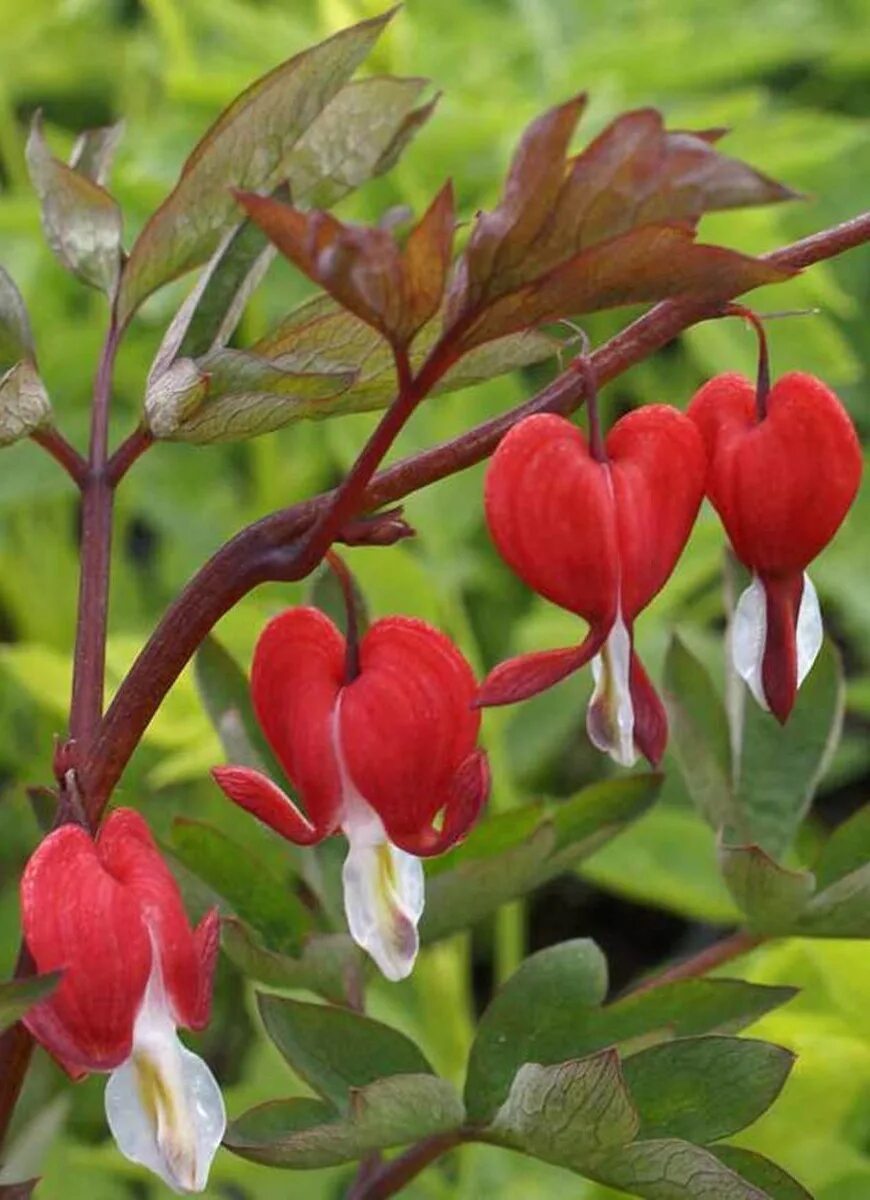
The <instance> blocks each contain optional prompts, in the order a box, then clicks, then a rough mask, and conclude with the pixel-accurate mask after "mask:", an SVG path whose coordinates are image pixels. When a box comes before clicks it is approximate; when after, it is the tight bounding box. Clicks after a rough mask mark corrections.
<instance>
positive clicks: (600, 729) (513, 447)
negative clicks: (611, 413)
mask: <svg viewBox="0 0 870 1200" xmlns="http://www.w3.org/2000/svg"><path fill="white" fill-rule="evenodd" d="M605 449H606V457H605V458H604V459H603V460H602V461H599V460H597V459H596V458H594V457H593V456H592V454H591V453H590V448H589V446H588V445H587V442H586V438H585V437H584V436H583V434H582V433H581V432H580V430H579V429H577V428H576V426H574V425H572V424H571V422H570V421H566V420H565V419H564V418H563V417H558V416H554V415H552V414H539V415H537V416H532V417H529V418H527V419H526V420H525V421H522V422H520V424H519V425H516V426H515V427H514V428H513V429H512V430H511V431H510V433H508V434H507V436H506V437H505V438H504V439H503V441H502V442H501V443H500V445H499V447H498V449H497V450H496V452H495V454H494V455H493V458H492V462H491V463H490V466H489V470H488V472H487V476H486V491H485V502H486V517H487V521H488V523H489V528H490V532H491V533H492V537H493V540H494V541H495V544H496V546H497V547H498V549H499V552H500V553H501V555H502V557H503V558H504V559H505V561H506V562H507V563H509V564H510V566H511V567H512V568H513V569H514V570H515V571H516V573H517V574H518V575H519V576H520V578H521V579H523V580H524V581H525V582H526V583H527V584H528V585H529V586H530V587H532V588H534V590H535V591H536V592H539V593H540V594H541V595H542V596H546V598H547V599H548V600H552V601H553V603H555V604H558V605H559V606H560V607H561V608H566V609H568V610H569V611H570V612H574V613H576V614H577V615H578V616H580V617H583V618H584V620H586V621H588V622H589V626H590V628H589V633H588V635H587V637H586V639H585V641H584V642H583V643H582V644H581V645H580V646H576V647H570V648H568V649H565V650H547V651H543V652H542V653H538V654H527V655H522V656H521V657H519V658H514V659H510V660H509V661H508V662H505V663H501V664H500V665H499V666H498V667H496V668H495V670H494V671H492V673H491V674H490V675H489V676H488V677H487V679H486V680H485V681H484V683H483V685H482V687H481V689H480V693H479V696H478V700H479V703H481V704H484V705H490V704H509V703H512V702H513V701H515V700H524V699H526V698H527V697H528V696H533V695H535V694H536V693H537V692H540V691H543V690H544V689H545V688H547V687H550V686H551V685H552V684H554V683H556V682H558V681H559V680H560V679H563V678H564V677H565V676H566V675H569V674H570V673H571V672H572V671H576V670H577V669H578V668H579V667H581V666H583V665H584V664H585V663H587V662H588V661H589V660H590V659H591V660H592V670H593V675H594V678H595V684H596V687H595V693H594V695H593V697H592V701H591V703H590V705H589V711H588V714H587V719H586V725H587V729H588V732H589V736H590V738H591V739H592V742H593V743H594V744H595V745H596V746H597V747H598V748H599V749H600V750H605V751H607V752H608V753H609V754H611V755H612V757H613V758H614V759H615V760H616V761H617V762H619V763H621V764H622V765H624V766H631V765H632V764H633V763H634V762H635V759H636V749H637V750H639V751H640V752H641V753H642V754H644V755H645V756H646V757H647V758H648V759H649V761H650V762H651V763H657V762H658V761H659V759H660V758H661V756H662V754H663V753H664V748H665V742H666V740H667V718H666V716H665V712H664V708H663V707H662V703H661V701H660V700H659V698H658V696H657V695H656V692H655V690H654V689H653V687H652V684H651V683H650V681H649V679H648V677H647V675H646V672H645V671H644V669H643V667H642V666H641V663H640V661H639V659H638V657H637V655H636V654H635V652H634V650H633V644H632V643H633V626H634V620H635V618H636V617H637V614H638V613H639V612H640V611H641V609H642V608H644V607H645V606H646V605H647V604H648V603H649V602H650V600H651V599H652V598H653V596H655V594H656V593H657V592H658V591H659V590H660V589H661V588H662V587H663V586H664V583H665V581H666V580H667V578H668V576H669V575H670V574H671V571H672V570H673V569H674V565H675V564H676V561H677V559H678V558H679V556H680V552H681V551H682V549H683V546H684V545H685V543H686V539H687V538H688V536H689V532H690V531H691V528H692V524H693V522H694V520H695V516H696V514H697V511H698V507H699V505H700V503H701V500H702V498H703V495H704V481H705V476H706V463H705V456H704V446H703V443H702V441H701V438H700V437H699V436H698V433H697V430H696V429H695V427H694V426H693V425H692V422H691V421H689V420H687V419H686V418H685V417H684V416H682V414H680V413H679V412H677V411H676V410H675V409H673V408H669V407H667V406H665V405H650V406H649V407H647V408H642V409H638V410H637V411H636V412H632V413H629V415H628V416H626V417H623V418H622V419H621V420H620V421H617V422H616V424H615V425H614V426H613V428H612V429H611V431H610V433H609V435H608V437H607V441H606V446H605Z"/></svg>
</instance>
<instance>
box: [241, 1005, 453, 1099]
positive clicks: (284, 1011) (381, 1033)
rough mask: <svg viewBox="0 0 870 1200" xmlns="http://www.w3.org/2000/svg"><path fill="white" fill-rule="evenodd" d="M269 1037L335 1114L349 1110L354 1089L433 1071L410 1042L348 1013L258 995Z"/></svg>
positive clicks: (397, 1032)
mask: <svg viewBox="0 0 870 1200" xmlns="http://www.w3.org/2000/svg"><path fill="white" fill-rule="evenodd" d="M257 1004H258V1007H259V1010H260V1016H261V1017H262V1019H263V1024H264V1026H265V1028H266V1032H267V1033H268V1035H269V1037H270V1038H271V1039H272V1041H273V1042H274V1043H275V1045H276V1046H277V1047H278V1049H279V1050H280V1051H281V1054H282V1055H283V1056H284V1058H285V1059H286V1060H287V1062H288V1063H289V1064H290V1066H291V1067H292V1068H293V1070H294V1071H295V1072H296V1074H297V1075H299V1076H300V1078H302V1079H304V1080H305V1082H306V1083H307V1084H308V1085H309V1086H310V1087H311V1088H313V1089H314V1091H316V1092H318V1093H319V1095H321V1096H322V1097H323V1099H324V1100H327V1101H329V1102H330V1103H331V1104H333V1105H334V1106H335V1107H336V1108H337V1109H338V1110H339V1111H341V1112H347V1111H349V1109H350V1108H352V1103H353V1093H354V1091H355V1090H356V1089H358V1088H363V1087H365V1086H366V1085H367V1084H370V1083H374V1082H375V1080H377V1079H383V1078H385V1077H387V1076H390V1075H425V1074H430V1075H431V1073H432V1068H431V1067H430V1066H429V1063H428V1062H427V1061H426V1059H425V1058H424V1057H423V1053H422V1051H421V1050H420V1049H419V1048H418V1047H417V1046H415V1044H414V1043H413V1042H412V1041H411V1040H410V1038H407V1037H405V1035H404V1034H403V1033H399V1031H398V1030H397V1029H392V1028H391V1027H390V1026H389V1025H384V1024H382V1023H381V1022H380V1021H373V1020H372V1019H371V1017H366V1016H363V1015H362V1013H358V1012H354V1011H353V1010H351V1009H349V1008H337V1007H335V1006H333V1005H327V1004H305V1003H303V1002H302V1001H301V1000H287V999H285V998H284V997H282V996H271V995H267V994H266V993H265V992H258V993H257Z"/></svg>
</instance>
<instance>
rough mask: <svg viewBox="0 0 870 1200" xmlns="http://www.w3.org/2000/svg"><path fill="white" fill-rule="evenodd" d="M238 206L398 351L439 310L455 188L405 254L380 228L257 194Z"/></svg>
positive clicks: (442, 196) (414, 233)
mask: <svg viewBox="0 0 870 1200" xmlns="http://www.w3.org/2000/svg"><path fill="white" fill-rule="evenodd" d="M237 198H238V201H239V203H240V204H241V205H242V207H243V208H244V210H245V211H246V212H247V214H248V216H249V217H250V218H251V220H253V221H255V222H256V223H257V225H259V226H260V228H261V229H262V230H263V231H264V232H265V234H266V236H267V237H268V238H269V239H270V240H271V241H272V242H273V243H274V244H275V245H276V246H277V247H278V249H279V250H280V251H281V253H282V254H284V255H285V257H287V258H289V259H290V261H291V262H292V263H294V264H295V265H296V266H297V267H298V268H299V270H300V271H302V272H303V273H304V274H305V275H307V276H308V278H309V279H311V280H313V281H314V282H315V283H317V284H319V285H320V286H321V287H322V288H324V289H325V290H326V291H327V292H328V293H329V294H330V296H332V297H333V299H334V300H336V301H337V302H338V303H339V304H340V305H342V307H344V308H346V309H348V310H349V311H350V312H352V313H354V314H355V315H356V316H357V317H359V319H360V320H361V321H365V323H366V324H367V325H371V326H372V327H373V328H374V329H377V330H378V331H379V332H380V333H382V334H383V335H384V337H385V338H386V339H387V341H389V342H390V343H391V344H393V345H396V346H403V347H406V346H407V345H408V344H409V343H410V342H411V340H412V339H413V337H414V335H415V334H416V333H417V332H418V330H419V329H420V328H421V326H422V325H423V324H425V323H426V321H428V320H429V319H430V318H431V317H432V316H434V314H435V312H437V310H438V308H439V307H440V304H441V299H442V295H443V290H444V284H445V281H446V276H447V270H448V267H449V262H450V252H451V247H452V239H453V192H452V187H451V186H450V184H447V185H445V187H444V188H442V190H441V192H440V193H439V194H438V196H437V197H436V198H435V200H434V201H433V202H432V204H431V205H430V206H429V208H428V210H427V211H426V213H425V214H424V216H423V218H422V219H421V221H420V222H419V224H418V225H417V226H415V228H414V229H412V230H411V233H410V234H409V237H408V241H407V244H406V246H405V248H404V249H402V248H401V247H400V246H399V244H398V242H396V240H395V238H394V237H393V235H392V234H391V233H390V232H389V231H388V230H386V229H382V228H380V227H369V226H362V225H347V224H344V223H343V222H342V221H339V220H338V219H337V218H336V217H334V216H332V214H331V213H327V212H321V211H320V210H315V211H314V212H301V211H300V210H299V209H298V208H295V207H293V206H292V205H289V204H281V203H280V202H279V201H277V200H274V199H272V198H271V197H267V196H258V195H256V194H254V193H251V192H240V193H237Z"/></svg>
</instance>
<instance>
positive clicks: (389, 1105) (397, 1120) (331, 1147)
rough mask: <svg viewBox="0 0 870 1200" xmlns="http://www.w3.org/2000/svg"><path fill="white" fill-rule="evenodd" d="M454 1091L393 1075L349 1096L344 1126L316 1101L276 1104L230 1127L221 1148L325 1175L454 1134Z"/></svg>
mask: <svg viewBox="0 0 870 1200" xmlns="http://www.w3.org/2000/svg"><path fill="white" fill-rule="evenodd" d="M462 1120H463V1110H462V1102H461V1101H460V1099H459V1097H458V1096H457V1094H456V1091H455V1089H454V1088H453V1087H452V1086H451V1085H450V1084H449V1083H447V1081H446V1080H444V1079H437V1078H436V1077H435V1076H434V1075H393V1076H390V1077H389V1078H387V1079H377V1080H375V1082H374V1083H370V1084H368V1085H367V1086H366V1087H363V1088H360V1089H359V1090H358V1091H355V1092H354V1094H353V1100H352V1105H351V1112H350V1113H349V1115H348V1116H347V1117H345V1118H342V1117H340V1116H339V1114H337V1113H336V1112H335V1111H334V1109H332V1107H331V1106H330V1105H328V1104H325V1103H322V1102H320V1101H316V1100H304V1099H298V1100H275V1101H272V1102H271V1103H270V1104H263V1105H260V1106H259V1107H258V1108H253V1109H250V1110H249V1111H248V1112H246V1113H243V1114H242V1116H241V1117H239V1118H238V1119H237V1120H236V1121H233V1122H232V1123H231V1124H230V1127H229V1129H228V1130H227V1133H226V1136H225V1138H224V1145H225V1146H227V1147H228V1149H230V1150H232V1151H233V1152H234V1153H235V1154H238V1155H240V1156H241V1157H242V1158H248V1159H251V1160H252V1161H253V1162H259V1163H265V1164H267V1165H268V1166H273V1167H292V1168H305V1167H329V1166H333V1165H334V1164H336V1163H344V1162H352V1161H354V1160H355V1159H358V1158H363V1157H364V1156H365V1155H367V1154H371V1153H372V1152H373V1151H375V1150H386V1149H389V1148H390V1147H391V1146H401V1145H405V1144H407V1143H408V1142H415V1141H418V1140H420V1139H421V1138H426V1137H432V1136H434V1135H435V1134H438V1133H447V1132H449V1131H450V1130H454V1129H457V1128H458V1127H459V1126H460V1125H461V1124H462Z"/></svg>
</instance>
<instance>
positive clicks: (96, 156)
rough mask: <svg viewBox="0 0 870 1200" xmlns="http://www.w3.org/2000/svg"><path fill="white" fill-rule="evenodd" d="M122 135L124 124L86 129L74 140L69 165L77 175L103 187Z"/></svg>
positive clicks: (119, 122) (121, 122)
mask: <svg viewBox="0 0 870 1200" xmlns="http://www.w3.org/2000/svg"><path fill="white" fill-rule="evenodd" d="M123 133H124V122H123V121H117V122H116V123H115V124H114V125H101V126H99V127H98V128H97V129H86V130H84V132H82V133H80V134H79V136H78V137H77V138H76V143H75V145H74V146H73V148H72V154H70V156H69V165H70V166H71V167H72V169H73V170H74V171H77V172H78V174H79V175H84V176H85V177H86V178H88V179H92V180H93V181H94V183H98V184H100V186H101V187H102V186H104V185H105V183H106V181H107V179H108V177H109V171H110V170H111V167H112V160H113V159H114V157H115V151H116V150H117V149H118V143H119V142H120V140H121V137H122V135H123Z"/></svg>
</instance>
